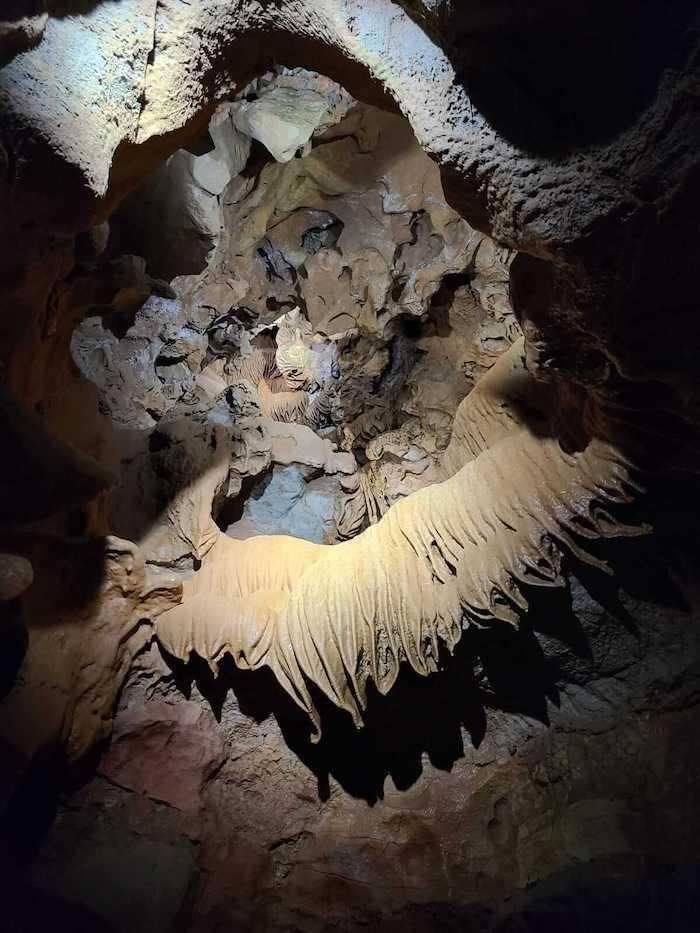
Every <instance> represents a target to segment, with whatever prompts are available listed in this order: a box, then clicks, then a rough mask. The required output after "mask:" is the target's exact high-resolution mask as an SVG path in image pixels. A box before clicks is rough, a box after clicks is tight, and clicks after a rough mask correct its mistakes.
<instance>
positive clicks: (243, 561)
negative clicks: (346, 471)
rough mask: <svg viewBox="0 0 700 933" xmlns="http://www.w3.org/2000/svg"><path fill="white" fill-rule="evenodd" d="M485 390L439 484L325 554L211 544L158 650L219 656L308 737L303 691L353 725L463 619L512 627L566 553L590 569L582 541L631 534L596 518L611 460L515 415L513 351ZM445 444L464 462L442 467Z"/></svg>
mask: <svg viewBox="0 0 700 933" xmlns="http://www.w3.org/2000/svg"><path fill="white" fill-rule="evenodd" d="M486 378H487V380H488V383H489V385H488V389H487V390H485V391H484V390H482V391H479V388H478V386H477V388H476V390H475V391H474V392H473V393H472V394H471V395H470V396H468V397H467V399H466V401H465V402H464V403H463V405H462V406H461V409H460V411H459V413H458V421H459V422H460V432H459V434H455V435H454V436H453V443H452V449H451V450H450V455H451V456H450V459H449V461H448V464H447V469H448V472H450V473H452V475H451V476H450V478H449V479H447V480H445V481H443V482H442V483H440V484H436V485H432V486H429V487H428V488H426V489H424V490H422V491H421V492H415V493H414V494H413V495H412V496H410V497H409V498H407V499H404V500H403V501H402V502H399V503H397V505H395V506H394V508H393V509H392V510H391V511H390V512H389V513H388V514H387V515H386V516H385V517H384V518H383V519H382V521H381V522H379V523H378V524H377V525H375V526H374V527H373V528H371V529H369V530H367V531H365V532H364V533H363V534H362V535H360V536H359V537H357V538H355V539H354V540H352V541H349V542H346V543H343V544H339V545H336V546H335V547H332V548H324V547H323V546H317V547H316V548H315V549H311V548H310V547H307V546H305V547H304V548H303V549H301V548H300V544H301V542H299V541H290V540H287V539H285V538H284V537H281V538H277V539H275V538H266V537H260V538H254V539H253V540H252V541H249V542H246V543H244V544H241V545H238V544H235V543H233V542H231V541H230V540H228V539H226V538H223V537H222V538H220V539H219V541H217V543H216V545H215V546H214V548H213V549H212V553H211V559H210V561H209V563H208V564H207V566H206V567H205V568H204V569H203V570H202V571H201V572H200V573H199V574H197V575H195V576H194V577H193V578H192V579H191V580H189V581H187V583H186V584H185V587H184V602H183V605H182V607H178V608H176V609H173V610H171V611H170V612H168V613H166V614H165V615H164V616H163V617H162V618H161V619H160V620H159V621H158V622H157V632H158V637H159V640H160V641H161V643H162V644H163V645H164V647H165V648H166V649H167V650H168V651H169V652H170V654H172V655H175V656H176V657H179V658H182V659H183V660H187V659H188V657H189V655H190V653H191V652H193V651H194V652H196V653H197V654H199V655H200V656H201V657H203V658H204V659H205V660H207V661H209V663H210V664H211V665H212V667H213V669H214V670H216V669H218V665H219V662H220V661H221V660H222V658H223V656H224V655H226V654H230V655H232V656H233V658H234V660H235V661H236V663H237V664H238V665H239V666H241V667H245V668H248V667H250V668H256V667H259V666H261V665H263V664H266V665H267V666H269V667H271V668H272V670H273V672H274V673H275V675H276V676H277V678H278V679H279V681H280V683H281V684H282V686H283V687H284V688H285V689H286V690H287V691H288V692H289V694H290V695H291V696H292V697H293V699H294V700H295V701H296V702H297V703H298V704H299V705H300V706H301V707H302V708H303V709H305V710H306V711H307V712H308V713H309V714H310V715H311V716H312V717H313V719H314V723H315V725H316V728H317V730H320V722H319V720H318V715H317V713H316V708H315V706H314V703H313V700H312V697H311V694H310V692H309V689H308V686H307V682H309V681H310V682H311V683H313V684H316V685H317V686H318V687H320V688H321V690H323V692H324V693H325V694H326V696H327V697H328V698H329V699H330V700H332V701H333V702H334V703H337V704H338V705H339V706H341V707H342V708H343V709H346V710H347V711H348V712H350V713H351V715H352V716H353V718H354V720H355V722H356V724H357V725H358V726H359V725H360V724H361V722H362V720H361V710H362V708H363V707H364V706H365V704H366V697H367V686H368V683H369V682H370V681H371V682H372V683H373V684H374V685H375V686H376V688H377V689H378V691H379V692H380V693H382V694H383V693H386V692H387V691H388V690H389V689H390V688H391V687H392V685H393V684H394V682H395V680H396V678H397V676H398V673H399V667H400V664H401V662H402V661H406V662H408V663H409V664H410V665H411V666H412V667H413V669H414V670H415V671H417V672H418V673H421V674H427V673H430V672H432V671H435V670H437V667H438V664H439V658H440V649H439V642H442V643H444V644H445V645H446V646H447V648H448V649H449V650H450V651H452V650H453V649H454V647H455V645H456V643H457V642H458V641H459V638H460V637H461V634H462V626H463V621H462V620H463V618H466V620H467V622H468V623H474V624H477V625H478V624H483V623H486V622H488V621H489V620H491V619H497V620H501V621H504V622H509V623H516V622H517V619H518V616H519V614H520V613H521V612H523V611H525V610H526V609H527V607H528V600H527V595H526V592H525V590H524V587H523V584H529V585H530V586H557V585H561V584H562V583H563V577H562V570H561V558H562V554H563V553H564V552H565V551H573V552H574V553H575V554H576V555H577V556H578V557H579V558H581V559H583V560H584V561H588V562H590V563H592V564H594V565H600V563H599V561H598V560H597V559H596V557H595V556H594V555H593V554H592V553H590V552H589V551H588V550H587V548H586V546H585V541H586V539H590V538H596V537H608V536H614V535H625V534H627V535H630V534H638V533H643V532H644V531H645V530H646V529H644V528H637V527H635V526H630V525H625V524H623V523H622V522H620V521H619V520H618V519H616V518H615V517H614V516H613V514H611V512H610V509H611V508H612V509H613V510H614V507H615V505H620V504H622V503H625V502H629V501H630V500H631V498H632V497H633V495H634V493H635V492H636V491H638V489H639V486H638V483H637V482H636V481H635V479H634V472H633V467H632V465H631V464H630V463H629V461H628V459H627V457H626V456H625V454H624V452H621V451H619V450H618V449H616V448H615V447H614V446H613V445H612V444H610V443H609V442H606V441H605V440H603V439H601V438H598V437H595V436H593V437H591V438H589V439H588V440H587V442H586V444H585V447H584V448H583V449H582V450H580V451H578V452H576V453H569V454H567V453H566V452H565V451H563V450H562V449H561V447H560V445H559V443H558V441H556V439H553V438H551V437H548V436H546V431H545V436H544V437H541V438H540V437H537V436H536V435H534V434H533V433H532V428H533V426H532V425H531V424H529V423H528V422H527V421H524V420H523V419H522V418H521V417H520V416H519V413H518V402H519V400H520V398H521V397H522V383H523V381H527V377H526V376H525V373H524V366H523V349H522V343H521V342H519V343H517V344H515V345H514V347H513V349H512V350H510V351H509V352H508V353H507V354H506V355H504V357H503V358H502V359H501V360H500V361H499V363H498V364H497V366H496V367H494V369H493V370H492V371H491V373H490V374H489V376H488V377H486ZM472 399H476V400H477V401H476V403H474V402H472ZM454 448H461V450H462V451H463V453H464V459H465V460H466V461H467V462H466V465H465V466H463V467H462V468H461V469H460V470H457V471H454V460H455V452H454ZM475 451H476V452H477V456H476V457H474V453H475ZM506 463H507V464H508V467H507V468H505V467H504V466H503V464H506ZM499 464H500V466H499ZM519 489H520V491H519ZM525 490H527V491H526V492H525ZM581 539H583V540H581ZM261 549H263V550H264V552H265V553H266V555H267V557H266V560H265V562H264V563H263V562H262V561H261V553H262V550H261Z"/></svg>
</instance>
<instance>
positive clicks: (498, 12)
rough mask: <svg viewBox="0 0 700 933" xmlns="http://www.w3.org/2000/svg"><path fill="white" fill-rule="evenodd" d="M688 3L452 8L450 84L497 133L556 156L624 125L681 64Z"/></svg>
mask: <svg viewBox="0 0 700 933" xmlns="http://www.w3.org/2000/svg"><path fill="white" fill-rule="evenodd" d="M696 26H697V4H696V3H695V2H691V0H679V2H674V3H672V4H669V3H667V2H664V0H647V2H643V3H639V2H637V0H617V2H613V3H610V2H605V0H588V2H586V3H581V4H573V5H572V4H560V3H555V2H553V0H538V2H536V3H534V4H527V6H526V5H525V4H522V5H521V7H520V9H518V7H517V5H513V4H503V3H497V4H494V3H490V2H484V0H481V2H479V3H476V4H474V3H470V4H454V6H452V7H451V8H450V14H449V21H448V22H447V23H446V24H445V26H444V35H446V36H447V37H448V39H449V40H451V46H450V47H449V48H447V49H446V51H447V54H448V55H449V57H450V58H451V59H452V63H453V66H454V68H455V71H456V73H457V75H458V78H459V80H460V81H461V83H462V84H463V85H464V88H465V90H466V91H467V93H468V95H469V97H470V98H471V100H472V101H473V103H474V105H475V107H476V108H478V110H479V111H481V113H482V114H483V115H484V117H485V118H486V120H487V122H488V123H489V124H490V125H491V126H492V127H493V128H494V129H495V130H496V131H497V132H498V133H499V134H500V135H501V136H503V137H504V138H505V139H507V140H508V141H509V142H511V143H513V144H514V145H516V146H518V147H519V148H521V149H523V150H525V151H526V152H530V153H533V154H539V155H545V156H552V157H556V156H561V155H564V154H566V153H569V152H572V151H575V150H576V149H580V148H585V147H588V146H592V145H597V144H604V143H606V142H608V141H610V140H612V139H614V138H615V137H616V136H618V135H619V134H620V133H621V132H623V131H624V130H625V129H628V128H629V127H630V126H632V125H633V123H634V122H635V120H636V119H637V118H638V117H639V116H640V114H641V113H642V112H643V111H644V109H645V108H646V107H647V106H648V105H649V104H650V102H651V101H652V100H653V98H654V96H655V94H656V93H657V90H658V88H659V84H660V82H661V80H662V75H663V73H664V71H665V69H667V68H679V67H682V66H683V63H684V61H685V58H686V56H687V54H688V52H689V50H690V48H691V46H692V39H693V35H694V34H693V32H692V30H693V29H694V28H695V27H696Z"/></svg>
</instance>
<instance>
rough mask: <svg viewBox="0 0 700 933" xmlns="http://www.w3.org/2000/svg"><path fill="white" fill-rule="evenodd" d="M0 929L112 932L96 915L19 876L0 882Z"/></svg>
mask: <svg viewBox="0 0 700 933" xmlns="http://www.w3.org/2000/svg"><path fill="white" fill-rule="evenodd" d="M0 929H1V930H3V933H44V931H45V930H53V931H55V933H114V927H112V926H111V925H110V924H108V923H107V922H106V921H105V920H104V918H102V917H101V916H99V914H96V913H94V912H93V911H91V910H89V909H88V908H87V907H84V906H83V905H82V904H75V903H72V902H71V901H67V900H64V899H63V898H60V897H55V896H52V895H50V894H46V893H45V892H44V891H41V890H40V889H39V888H37V887H34V886H33V885H30V884H27V883H26V882H24V881H21V880H20V879H17V878H15V877H13V876H12V875H11V876H10V877H9V878H8V877H7V876H4V877H3V879H2V881H0Z"/></svg>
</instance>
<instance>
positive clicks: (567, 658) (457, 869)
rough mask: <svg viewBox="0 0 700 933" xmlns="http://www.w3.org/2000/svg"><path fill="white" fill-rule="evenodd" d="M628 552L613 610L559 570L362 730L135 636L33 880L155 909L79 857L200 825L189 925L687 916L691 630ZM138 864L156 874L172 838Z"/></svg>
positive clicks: (312, 926)
mask: <svg viewBox="0 0 700 933" xmlns="http://www.w3.org/2000/svg"><path fill="white" fill-rule="evenodd" d="M629 556H630V557H631V558H632V559H631V561H630V564H629V565H628V569H627V570H624V571H623V572H622V579H623V580H625V581H626V582H627V583H628V584H629V585H630V588H631V589H632V591H633V592H632V593H628V594H627V595H624V596H623V597H622V600H621V602H620V603H618V604H617V608H616V609H615V610H614V612H615V614H616V615H618V618H615V617H614V615H613V614H611V611H610V610H606V609H605V608H604V605H601V603H600V602H598V601H597V600H596V599H595V598H593V597H592V596H591V595H589V593H588V592H587V591H586V589H585V588H584V587H583V586H582V585H581V584H580V583H579V582H577V581H576V582H574V584H573V585H572V590H571V599H570V602H569V601H568V600H566V599H565V600H560V599H556V600H553V601H552V600H551V599H543V600H542V601H541V602H540V603H539V604H538V605H537V606H536V608H535V611H534V612H533V615H532V624H533V629H534V631H533V633H525V632H524V633H522V634H521V635H520V636H516V635H510V636H506V635H503V636H501V637H500V638H498V639H497V640H496V641H493V640H492V638H491V637H490V636H488V635H482V636H479V637H475V638H474V640H472V641H469V642H468V643H467V644H466V645H465V646H464V650H463V651H461V652H459V653H458V654H457V656H456V657H455V658H454V660H453V661H452V662H451V663H450V665H449V666H448V670H447V672H446V675H445V676H444V677H441V678H435V679H431V680H428V681H419V680H417V679H416V678H412V677H410V676H407V677H405V678H404V679H403V680H402V681H401V682H400V684H399V686H398V687H397V690H396V692H395V693H394V694H392V695H390V697H388V698H386V699H384V700H377V701H375V703H374V704H373V708H372V715H371V718H370V721H369V724H368V726H367V728H366V729H365V730H364V731H363V732H361V733H355V732H353V730H352V727H351V724H350V723H349V721H346V720H343V718H342V717H336V718H335V719H334V720H333V726H332V728H327V730H326V733H325V736H324V739H323V740H322V742H321V744H320V745H318V746H311V745H309V744H308V739H307V738H306V734H305V729H304V727H303V724H302V723H301V722H300V721H299V720H298V719H297V717H296V715H295V713H294V711H293V709H291V708H290V706H289V705H288V704H287V703H286V702H285V701H284V699H283V698H282V697H281V696H280V694H279V692H278V691H276V690H275V689H274V688H273V686H272V684H270V683H265V682H263V683H260V682H259V681H258V679H257V678H258V675H250V674H248V675H246V674H241V673H237V674H235V673H234V672H233V671H229V672H227V673H226V674H225V675H223V676H222V678H221V680H220V681H219V682H217V683H215V682H214V681H213V680H212V679H211V677H210V675H209V674H208V672H207V671H206V669H194V670H190V671H184V670H183V671H179V672H178V673H177V676H176V677H175V678H174V679H173V676H172V675H171V674H170V672H169V671H168V670H167V669H166V668H164V667H163V665H162V662H161V661H160V660H159V658H158V655H157V653H155V652H151V654H149V655H144V656H142V658H141V660H140V662H139V664H138V665H137V667H136V669H135V671H134V673H133V674H132V679H131V682H130V685H129V686H128V688H127V689H126V691H125V693H124V695H123V697H122V699H121V704H120V711H119V713H118V715H117V720H116V735H117V742H116V745H115V746H114V748H113V751H112V752H110V754H109V755H108V756H107V758H106V759H103V765H102V767H101V771H102V774H103V775H104V777H103V778H98V779H96V780H95V781H93V782H92V783H91V784H89V785H88V786H86V787H85V788H83V789H82V790H81V791H79V792H78V793H77V794H75V795H73V796H72V797H70V798H68V799H66V800H65V802H64V804H63V805H62V807H61V808H60V810H59V817H58V820H57V823H56V824H55V827H54V829H53V831H52V833H51V834H50V836H49V839H48V841H47V845H46V847H45V849H44V850H43V852H42V854H41V855H40V857H39V859H38V861H37V862H36V863H35V865H34V867H33V869H32V880H33V882H34V883H36V884H37V885H38V886H39V887H40V888H41V889H42V890H55V891H56V892H57V893H61V892H68V891H72V892H76V891H78V892H80V893H79V898H78V899H79V901H80V903H83V904H85V905H86V906H89V907H91V908H92V909H95V910H99V909H100V908H101V910H102V913H103V915H104V916H109V918H110V919H111V920H112V921H113V922H114V921H116V924H115V926H116V929H117V930H122V929H129V927H128V926H127V925H126V924H125V923H124V922H123V921H121V920H120V918H119V917H118V916H116V917H115V914H114V913H113V912H112V911H109V910H107V911H105V908H104V903H105V901H106V899H107V898H109V897H112V898H114V899H115V900H117V901H119V902H121V901H122V900H123V899H124V900H126V899H135V900H136V902H137V903H141V900H139V898H140V899H142V900H143V902H144V909H145V910H146V915H147V916H152V914H150V913H149V912H148V911H149V908H148V904H147V902H148V899H149V894H148V893H147V892H146V891H140V890H139V889H136V890H134V886H133V882H132V881H130V880H129V878H130V874H127V875H126V876H125V875H124V874H123V871H124V869H122V872H118V873H115V874H113V875H111V876H109V877H103V878H102V879H100V880H99V883H98V884H97V885H96V886H94V888H87V887H82V886H81V877H82V872H83V871H84V868H83V866H84V865H86V864H88V865H89V864H91V863H92V862H93V859H94V860H96V861H97V860H98V859H99V856H100V853H102V852H104V851H110V852H111V857H112V858H113V859H116V860H118V863H119V864H121V865H122V866H124V865H126V864H127V862H128V861H129V860H130V858H131V852H132V849H136V850H137V851H138V849H139V848H140V847H144V846H146V845H148V846H151V847H154V848H155V847H164V848H166V849H167V847H170V849H169V850H170V851H177V852H182V851H188V849H189V846H190V845H191V842H192V841H194V842H195V843H196V850H195V851H196V856H194V858H193V859H192V861H191V863H190V874H189V876H188V884H189V886H190V891H191V896H190V897H189V899H188V902H187V905H186V910H185V912H184V913H183V914H182V915H181V917H180V922H181V923H183V924H184V925H185V927H186V928H187V929H191V930H202V931H205V930H206V931H210V930H219V929H220V930H224V929H230V928H231V927H235V928H236V929H240V930H251V931H253V930H288V929H299V930H304V931H307V930H308V931H317V930H326V929H329V928H330V926H335V927H338V928H340V929H344V930H345V929H347V930H354V929H362V928H366V926H367V925H374V924H380V923H381V925H382V927H383V928H384V927H386V928H388V929H396V930H398V929H400V928H401V929H405V928H408V929H411V930H416V931H419V930H421V931H422V930H428V929H435V928H436V927H437V928H438V929H444V930H455V931H456V930H464V929H480V930H491V929H498V930H499V931H505V930H511V929H517V930H526V931H531V930H538V931H540V930H545V931H552V933H553V931H555V930H564V929H576V928H577V925H579V926H580V927H582V928H583V929H586V928H588V927H590V926H592V925H595V926H596V928H598V929H601V930H606V931H607V930H610V931H612V930H627V929H633V928H635V927H638V926H639V925H641V928H644V924H645V923H647V924H649V925H650V928H654V927H655V926H658V925H661V926H663V927H664V928H665V929H669V930H673V931H678V933H681V931H686V930H688V929H690V928H691V927H690V926H688V923H689V922H690V917H691V911H692V904H693V903H694V897H695V896H694V894H693V891H692V884H693V882H692V880H691V879H692V878H693V877H694V876H695V875H694V873H695V872H696V871H697V852H696V849H695V840H694V837H695V827H696V826H697V821H698V811H697V800H696V794H695V792H694V772H695V767H694V762H696V760H697V756H698V754H699V753H700V749H699V748H698V744H697V742H698V735H697V729H696V728H695V726H694V720H695V718H696V716H697V709H696V704H697V697H698V695H699V694H698V688H699V687H700V681H699V680H698V677H699V676H700V666H699V665H698V658H699V657H700V651H699V649H700V645H699V644H698V628H697V625H696V624H694V617H693V618H691V617H689V616H688V615H687V614H686V613H685V612H684V611H682V610H679V609H673V608H670V605H669V604H668V602H667V599H668V597H669V596H671V594H672V593H673V592H674V591H673V590H665V593H666V596H664V597H662V603H664V608H663V609H662V608H661V606H660V605H659V603H658V601H657V600H658V598H659V595H660V592H661V591H662V590H664V588H665V586H666V584H665V583H663V580H664V576H663V574H662V575H659V574H660V573H661V571H660V567H659V564H658V563H657V558H656V556H655V555H653V554H652V551H651V549H648V548H645V547H644V546H643V545H640V546H639V547H637V548H634V549H633V552H632V554H630V555H629ZM640 568H644V574H643V575H640ZM642 579H645V580H646V581H647V583H649V581H653V583H652V585H651V587H649V586H645V587H644V588H640V585H639V584H640V583H641V582H642ZM659 586H661V589H660V590H657V589H656V588H657V587H659ZM650 589H651V590H653V591H654V593H653V595H652V593H651V592H650ZM683 595H684V597H685V598H686V599H688V600H690V601H693V602H694V601H695V594H694V591H693V589H692V588H691V589H689V590H688V589H686V590H685V592H684V594H683ZM611 596H612V592H610V591H608V592H607V593H606V592H605V591H603V592H601V593H599V599H600V600H601V602H602V603H603V604H607V605H608V606H610V607H611V608H612V607H613V604H612V603H611V602H610V597H611ZM678 596H679V594H678V591H676V595H675V596H673V597H672V598H673V599H677V598H678ZM650 597H651V599H650ZM623 619H625V620H626V621H623ZM542 652H544V654H543V653H542ZM475 660H476V666H475V667H474V662H475ZM193 677H194V678H195V682H194V683H191V681H192V678H193ZM263 680H264V679H263ZM190 684H191V687H190ZM180 690H186V692H187V694H188V695H190V699H189V700H188V701H187V702H184V703H183V700H182V699H181V698H180V693H179V691H180ZM190 690H191V691H192V692H191V693H190ZM205 696H206V697H207V699H204V697H205ZM210 704H211V706H212V708H213V709H214V711H215V713H216V715H217V719H218V720H219V721H218V723H217V722H215V721H214V719H213V718H211V716H210V714H209V712H208V711H209V708H210ZM328 714H329V715H332V714H331V712H330V710H329V711H328ZM195 724H196V729H193V727H194V725H195ZM123 743H126V744H123ZM127 753H128V754H127ZM114 758H116V759H117V762H118V763H119V762H121V767H120V766H119V764H118V765H117V767H115V765H114V764H113V763H112V762H113V759H114ZM214 762H216V763H217V764H219V763H220V767H219V768H218V770H213V771H212V770H211V768H212V765H213V763H214ZM185 764H186V765H187V773H186V774H182V768H183V766H184V765H185ZM174 775H179V776H180V780H179V781H178V784H177V785H176V786H175V787H174V788H173V790H172V791H171V790H170V789H169V788H170V787H171V786H172V785H171V778H172V776H174ZM105 778H107V780H105ZM164 782H165V783H164ZM115 784H117V785H120V786H121V787H128V788H130V789H131V790H130V791H129V792H125V791H124V790H119V789H118V788H117V787H115V786H114V785H115ZM163 800H166V801H167V802H168V805H167V806H166V807H163V805H162V803H161V801H163ZM72 839H75V840H77V839H80V844H79V848H78V847H77V846H76V847H75V848H73V849H72V850H71V842H70V841H71V840H72ZM153 872H154V881H153V883H154V887H155V890H157V891H159V890H161V885H164V884H170V883H171V882H170V881H169V878H170V876H171V861H170V860H169V859H166V860H164V861H163V862H162V863H160V864H159V865H158V866H157V867H155V866H154V868H153ZM161 879H162V880H161ZM170 916H171V914H170V913H166V914H164V916H163V917H161V918H160V919H159V921H158V924H157V925H156V926H154V927H152V929H154V930H163V931H169V930H171V929H174V927H173V926H172V924H171V921H170ZM137 928H138V929H140V927H137Z"/></svg>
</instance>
